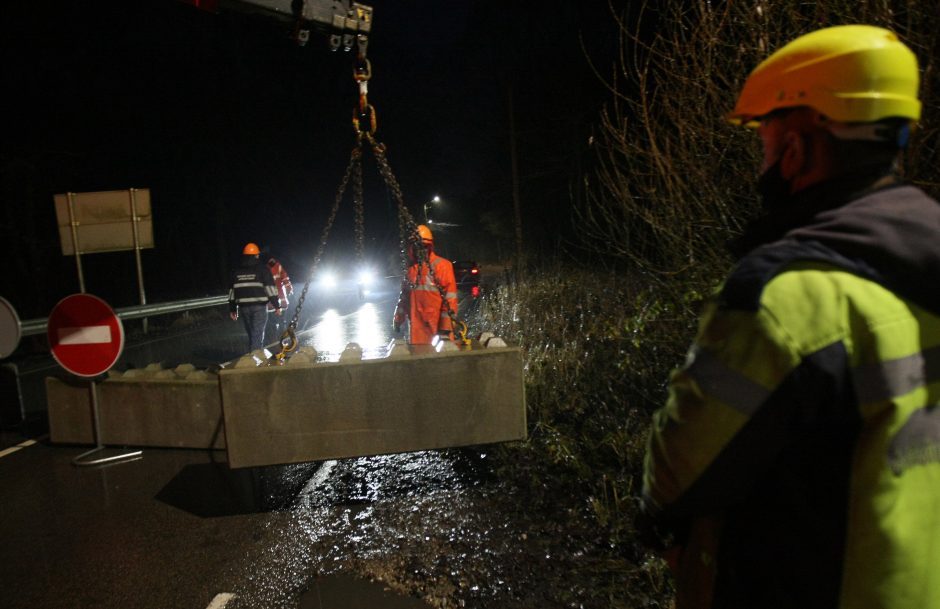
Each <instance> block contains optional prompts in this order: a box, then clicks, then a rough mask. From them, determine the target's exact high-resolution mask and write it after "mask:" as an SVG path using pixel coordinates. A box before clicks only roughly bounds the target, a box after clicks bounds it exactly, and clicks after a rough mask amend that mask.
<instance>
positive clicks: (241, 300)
mask: <svg viewBox="0 0 940 609" xmlns="http://www.w3.org/2000/svg"><path fill="white" fill-rule="evenodd" d="M260 253H261V251H260V250H259V249H258V246H257V245H256V244H254V243H249V244H247V245H246V246H245V248H244V249H243V250H242V264H241V266H240V267H238V268H237V269H235V272H234V273H233V274H232V288H231V289H230V290H229V293H228V306H229V314H230V315H231V317H232V320H233V321H234V320H237V319H238V317H239V315H241V318H242V322H243V323H244V324H245V330H246V331H247V332H248V352H249V353H250V352H252V351H254V350H256V349H261V348H262V347H264V326H265V323H266V322H267V320H268V305H269V304H270V306H271V307H273V309H274V312H275V314H277V315H280V314H281V303H280V301H279V300H278V294H277V288H276V287H275V286H274V279H273V277H272V275H271V271H270V270H269V269H268V267H267V265H266V264H265V263H264V262H262V261H261V259H260Z"/></svg>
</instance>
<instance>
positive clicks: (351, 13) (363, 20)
mask: <svg viewBox="0 0 940 609" xmlns="http://www.w3.org/2000/svg"><path fill="white" fill-rule="evenodd" d="M180 1H181V2H184V3H186V4H189V5H191V6H195V7H196V8H198V9H201V10H205V11H210V12H213V13H217V12H220V11H222V10H233V11H238V12H243V13H259V14H262V15H266V16H269V17H273V18H275V19H277V20H279V21H284V22H291V23H293V24H294V34H293V35H294V40H295V41H296V42H297V44H299V45H305V44H307V41H308V40H309V39H310V31H311V30H317V31H320V32H325V33H327V34H329V37H330V48H331V49H333V50H334V51H335V50H337V49H339V48H340V47H342V48H343V50H346V51H348V50H350V49H352V48H353V46H356V47H357V52H358V53H359V55H360V56H362V57H364V56H365V50H366V45H367V44H368V39H369V34H370V33H371V31H372V7H371V6H368V5H365V4H360V3H359V2H353V1H352V0H180Z"/></svg>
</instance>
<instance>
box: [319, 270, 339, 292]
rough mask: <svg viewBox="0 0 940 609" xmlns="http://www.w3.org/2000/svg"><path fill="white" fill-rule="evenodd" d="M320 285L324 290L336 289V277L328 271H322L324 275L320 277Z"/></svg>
mask: <svg viewBox="0 0 940 609" xmlns="http://www.w3.org/2000/svg"><path fill="white" fill-rule="evenodd" d="M320 285H321V286H323V287H324V288H335V287H336V275H334V274H333V273H331V272H330V271H324V273H323V274H322V275H320Z"/></svg>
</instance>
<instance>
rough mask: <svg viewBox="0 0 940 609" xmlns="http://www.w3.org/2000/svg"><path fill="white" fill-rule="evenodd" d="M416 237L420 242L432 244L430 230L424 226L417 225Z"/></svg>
mask: <svg viewBox="0 0 940 609" xmlns="http://www.w3.org/2000/svg"><path fill="white" fill-rule="evenodd" d="M418 236H419V237H421V241H424V242H426V243H434V235H432V234H431V229H430V228H428V227H427V226H425V225H424V224H419V225H418Z"/></svg>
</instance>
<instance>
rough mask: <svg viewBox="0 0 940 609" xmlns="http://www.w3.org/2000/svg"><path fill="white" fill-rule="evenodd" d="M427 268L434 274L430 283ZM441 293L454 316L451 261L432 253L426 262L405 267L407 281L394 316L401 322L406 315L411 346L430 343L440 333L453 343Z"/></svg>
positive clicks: (449, 321) (453, 287)
mask: <svg viewBox="0 0 940 609" xmlns="http://www.w3.org/2000/svg"><path fill="white" fill-rule="evenodd" d="M428 266H430V268H431V269H433V271H434V280H433V281H432V279H431V273H430V272H429V271H428ZM412 286H414V287H413V288H412ZM438 286H440V289H439V287H438ZM442 290H443V292H444V297H445V298H446V299H447V303H448V304H449V306H450V309H451V311H453V314H454V316H455V317H456V315H457V280H456V279H455V277H454V265H453V264H451V262H450V260H447V259H446V258H442V257H440V256H438V255H437V254H435V253H434V252H433V251H432V252H430V255H429V256H428V262H427V263H424V264H412V265H411V266H410V267H409V268H408V273H407V281H404V282H402V289H401V296H400V297H399V299H398V307H397V308H396V309H395V317H396V319H401V318H402V317H404V316H405V315H406V314H407V315H408V321H409V326H410V328H411V334H410V340H409V342H410V343H411V344H412V345H429V344H431V341H432V339H433V338H434V336H435V335H436V334H437V333H438V332H439V331H446V332H449V333H450V338H451V339H452V340H453V338H454V336H453V324H452V323H451V320H450V315H448V314H447V309H446V308H445V307H444V301H443V300H442V299H441V291H442Z"/></svg>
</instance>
